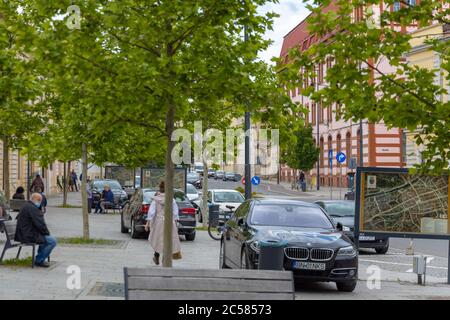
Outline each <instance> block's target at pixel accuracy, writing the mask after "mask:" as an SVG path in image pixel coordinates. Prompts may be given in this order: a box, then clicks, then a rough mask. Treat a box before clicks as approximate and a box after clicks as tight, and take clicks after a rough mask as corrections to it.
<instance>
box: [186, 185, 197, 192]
mask: <svg viewBox="0 0 450 320" xmlns="http://www.w3.org/2000/svg"><path fill="white" fill-rule="evenodd" d="M186 190H187V193H188V194H197V193H198V192H197V189H195V187H194V186H193V185H192V184H188V185H187V187H186Z"/></svg>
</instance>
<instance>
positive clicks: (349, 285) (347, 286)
mask: <svg viewBox="0 0 450 320" xmlns="http://www.w3.org/2000/svg"><path fill="white" fill-rule="evenodd" d="M356 284H357V282H356V280H355V281H350V282H336V287H337V289H338V291H341V292H353V291H354V290H355V288H356Z"/></svg>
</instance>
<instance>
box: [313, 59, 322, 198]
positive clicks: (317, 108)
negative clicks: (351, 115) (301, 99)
mask: <svg viewBox="0 0 450 320" xmlns="http://www.w3.org/2000/svg"><path fill="white" fill-rule="evenodd" d="M317 73H318V68H317ZM315 80H316V81H314V86H315V91H316V92H317V91H318V90H319V81H318V77H317V78H316V79H315ZM319 120H320V116H319V104H318V103H316V131H317V145H318V146H319V152H320V153H321V154H320V155H319V159H317V181H316V185H317V191H319V190H320V159H321V157H323V154H322V153H323V150H321V149H320V132H319V130H320V126H319Z"/></svg>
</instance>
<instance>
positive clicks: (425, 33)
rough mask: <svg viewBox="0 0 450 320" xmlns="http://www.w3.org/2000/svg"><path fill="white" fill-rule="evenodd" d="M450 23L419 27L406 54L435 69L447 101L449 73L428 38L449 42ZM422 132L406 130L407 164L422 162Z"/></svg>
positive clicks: (409, 57) (411, 59) (449, 98)
mask: <svg viewBox="0 0 450 320" xmlns="http://www.w3.org/2000/svg"><path fill="white" fill-rule="evenodd" d="M449 32H450V25H443V24H437V23H436V24H433V25H431V26H427V27H425V28H421V29H418V30H416V31H413V32H412V33H411V36H412V38H411V41H410V43H411V47H412V49H411V51H410V52H409V53H408V54H406V58H407V59H408V62H409V63H410V64H411V65H416V66H418V67H421V68H426V69H429V70H434V72H435V77H434V83H435V85H438V86H440V87H442V88H444V89H446V93H442V94H441V95H440V96H439V97H438V99H440V100H441V101H442V102H444V103H446V102H448V101H450V96H449V95H450V81H448V80H447V79H448V74H447V72H446V71H445V70H443V69H442V63H443V61H442V59H441V57H440V56H439V54H438V53H436V52H434V51H433V50H432V48H431V46H430V45H429V44H427V43H426V40H427V39H440V40H441V41H445V42H449V40H450V34H449ZM417 134H420V132H419V131H415V132H409V131H407V130H405V133H404V139H405V141H406V146H405V153H406V165H407V166H408V167H412V166H414V165H415V164H420V163H421V162H422V151H423V150H424V146H423V145H417V144H416V141H415V136H416V135H417Z"/></svg>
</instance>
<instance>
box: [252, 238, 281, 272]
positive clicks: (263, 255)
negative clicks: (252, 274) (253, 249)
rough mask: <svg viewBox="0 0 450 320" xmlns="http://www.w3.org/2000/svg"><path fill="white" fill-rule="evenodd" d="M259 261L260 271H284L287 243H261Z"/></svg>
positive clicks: (273, 241) (268, 241)
mask: <svg viewBox="0 0 450 320" xmlns="http://www.w3.org/2000/svg"><path fill="white" fill-rule="evenodd" d="M258 245H259V250H260V252H259V261H258V269H260V270H283V269H284V248H285V247H286V245H287V242H286V241H278V240H267V241H259V243H258Z"/></svg>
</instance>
